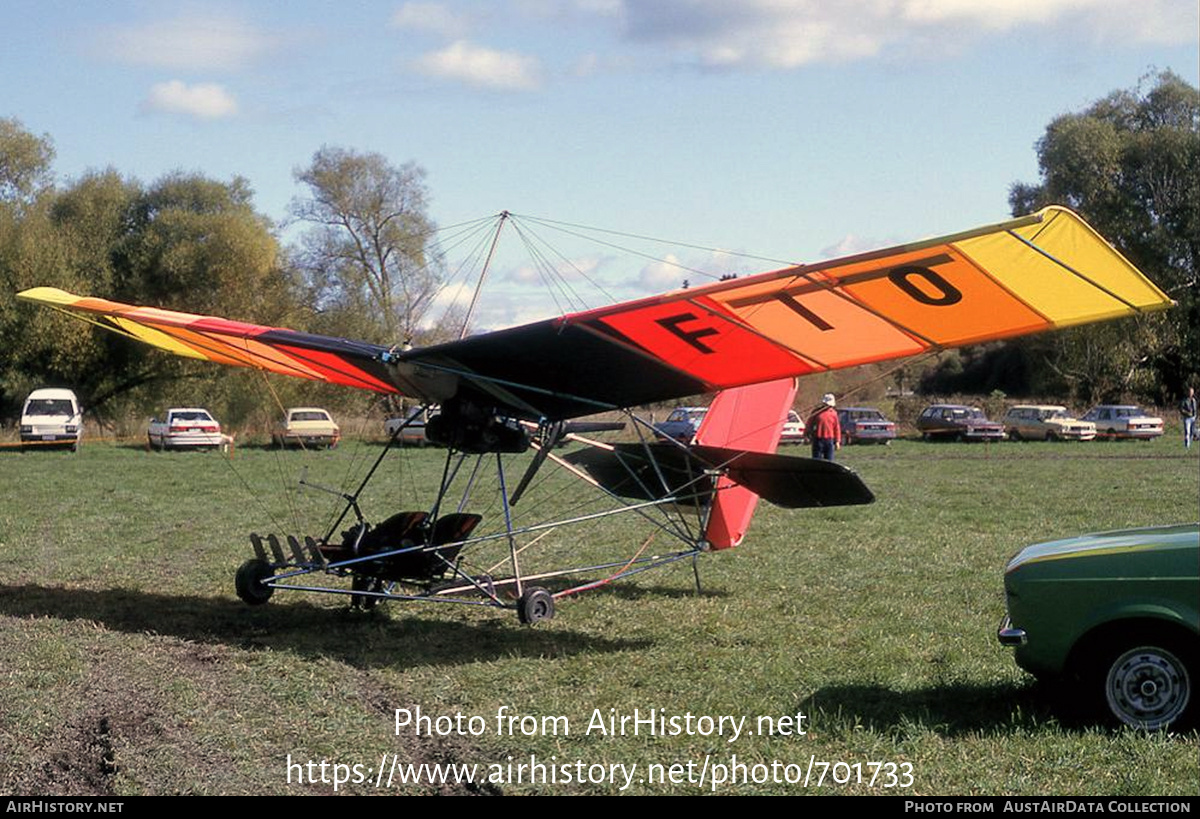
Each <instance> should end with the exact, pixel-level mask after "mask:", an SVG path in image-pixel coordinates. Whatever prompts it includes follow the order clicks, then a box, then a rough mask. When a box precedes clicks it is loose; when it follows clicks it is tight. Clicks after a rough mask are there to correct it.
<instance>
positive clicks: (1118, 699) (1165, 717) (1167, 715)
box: [1106, 648, 1191, 730]
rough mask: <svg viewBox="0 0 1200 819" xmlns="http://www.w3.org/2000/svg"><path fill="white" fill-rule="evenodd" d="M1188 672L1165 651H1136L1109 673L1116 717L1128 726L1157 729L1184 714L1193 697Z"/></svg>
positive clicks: (1110, 697)
mask: <svg viewBox="0 0 1200 819" xmlns="http://www.w3.org/2000/svg"><path fill="white" fill-rule="evenodd" d="M1190 687H1191V681H1190V680H1189V679H1188V674H1187V669H1186V668H1184V665H1183V663H1181V662H1180V661H1179V659H1178V658H1177V657H1175V656H1174V655H1173V654H1171V653H1170V652H1169V651H1166V650H1164V649H1161V648H1135V649H1133V650H1131V651H1127V652H1125V653H1124V654H1122V655H1121V656H1120V657H1118V658H1117V660H1116V661H1115V662H1114V663H1113V664H1112V666H1111V667H1110V668H1109V671H1108V684H1107V690H1106V694H1107V696H1108V705H1109V708H1111V709H1112V712H1113V714H1115V715H1116V717H1117V718H1118V719H1120V720H1121V721H1122V722H1124V723H1125V724H1126V725H1132V726H1134V727H1136V728H1146V729H1151V730H1153V729H1156V728H1162V727H1163V726H1165V725H1168V724H1169V723H1170V722H1171V721H1172V720H1174V719H1175V718H1177V717H1178V716H1179V715H1180V714H1182V713H1183V711H1184V709H1185V708H1186V707H1187V703H1188V697H1189V695H1190Z"/></svg>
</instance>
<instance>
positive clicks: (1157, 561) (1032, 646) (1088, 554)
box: [997, 524, 1200, 730]
mask: <svg viewBox="0 0 1200 819" xmlns="http://www.w3.org/2000/svg"><path fill="white" fill-rule="evenodd" d="M1004 593H1005V597H1006V600H1007V605H1008V616H1007V617H1005V619H1004V622H1003V624H1001V626H1000V631H999V633H998V634H997V637H998V638H999V640H1000V642H1001V643H1002V644H1004V645H1006V646H1012V647H1014V648H1015V649H1016V652H1015V658H1016V661H1017V664H1018V665H1019V666H1021V668H1023V669H1025V670H1026V671H1028V672H1030V673H1031V674H1033V675H1035V676H1036V677H1039V678H1045V679H1051V680H1058V681H1061V682H1065V683H1067V684H1068V685H1071V686H1076V685H1078V686H1081V688H1079V689H1073V690H1072V696H1073V698H1075V699H1076V700H1078V699H1079V698H1080V697H1082V699H1083V704H1084V705H1094V706H1097V707H1099V708H1100V709H1107V713H1109V714H1111V715H1112V716H1113V717H1114V718H1116V719H1117V720H1120V721H1121V722H1123V723H1125V724H1126V725H1131V726H1134V727H1137V728H1142V729H1146V730H1157V729H1161V728H1167V727H1169V726H1178V725H1180V724H1182V723H1183V722H1184V721H1185V720H1186V719H1187V718H1188V717H1189V716H1193V715H1194V713H1195V710H1196V700H1197V687H1198V686H1200V526H1197V525H1196V524H1188V525H1181V526H1164V527H1157V528H1149V529H1129V530H1125V531H1119V532H1103V533H1100V534H1093V535H1084V536H1082V537H1077V538H1071V539H1069V540H1057V541H1052V542H1050V543H1039V544H1037V545H1035V546H1029V547H1026V548H1025V549H1022V550H1021V551H1020V552H1019V553H1017V555H1016V556H1015V557H1014V558H1013V559H1012V560H1010V561H1009V562H1008V567H1007V568H1006V569H1005V572H1004ZM1189 712H1191V713H1190V714H1189Z"/></svg>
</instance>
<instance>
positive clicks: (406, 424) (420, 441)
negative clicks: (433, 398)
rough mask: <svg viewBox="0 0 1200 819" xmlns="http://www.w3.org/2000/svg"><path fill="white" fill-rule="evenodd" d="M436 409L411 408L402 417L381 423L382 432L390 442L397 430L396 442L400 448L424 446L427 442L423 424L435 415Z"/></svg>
mask: <svg viewBox="0 0 1200 819" xmlns="http://www.w3.org/2000/svg"><path fill="white" fill-rule="evenodd" d="M437 413H438V407H436V406H433V407H430V408H429V409H423V408H422V407H413V408H412V409H410V410H409V411H408V413H407V414H406V415H404V417H396V418H389V419H387V420H386V421H384V422H383V430H384V432H386V433H387V437H388V439H389V440H390V439H391V438H392V436H394V435H396V432H397V430H399V433H400V437H399V440H398V441H397V443H398V444H400V445H401V446H425V445H426V444H428V443H429V441H428V440H427V439H426V438H425V423H426V422H427V421H428V420H429V419H430V418H432V417H433V416H435V415H437Z"/></svg>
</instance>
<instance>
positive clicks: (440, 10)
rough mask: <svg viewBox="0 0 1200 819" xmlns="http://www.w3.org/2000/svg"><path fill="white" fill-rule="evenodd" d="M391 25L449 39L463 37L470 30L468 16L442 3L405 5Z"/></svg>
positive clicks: (394, 16) (394, 17)
mask: <svg viewBox="0 0 1200 819" xmlns="http://www.w3.org/2000/svg"><path fill="white" fill-rule="evenodd" d="M391 24H392V26H393V27H394V28H401V29H408V30H413V31H425V32H429V33H430V34H438V35H441V36H443V37H447V38H456V37H462V36H463V35H464V34H466V33H467V30H468V29H469V28H470V21H469V20H468V18H467V17H466V16H464V15H463V14H460V13H457V12H454V11H451V10H450V9H449V8H447V7H446V6H444V5H443V4H441V3H405V4H404V5H402V6H401V7H400V8H398V9H396V11H395V13H394V14H392V19H391Z"/></svg>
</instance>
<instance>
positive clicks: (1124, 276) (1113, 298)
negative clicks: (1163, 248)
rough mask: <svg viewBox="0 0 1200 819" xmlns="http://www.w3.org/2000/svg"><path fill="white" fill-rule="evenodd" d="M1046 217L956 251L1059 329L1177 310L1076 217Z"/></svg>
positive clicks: (1060, 212)
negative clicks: (1169, 308) (1163, 310)
mask: <svg viewBox="0 0 1200 819" xmlns="http://www.w3.org/2000/svg"><path fill="white" fill-rule="evenodd" d="M1041 215H1042V217H1043V218H1042V221H1041V222H1039V223H1036V224H1032V225H1026V226H1023V227H1018V228H1015V229H1013V230H1012V231H1011V233H1009V232H998V233H993V234H991V235H987V236H980V237H975V238H970V239H966V240H963V241H960V242H957V243H956V247H957V248H958V249H959V250H961V251H962V252H963V253H964V254H966V255H967V256H969V257H970V258H971V259H973V260H974V261H975V262H976V263H977V264H978V265H980V267H982V268H984V269H985V270H987V271H988V272H989V274H990V275H992V276H993V277H995V278H996V279H997V280H998V281H1000V282H1001V283H1002V284H1003V285H1004V286H1005V287H1006V288H1007V289H1008V290H1010V291H1011V292H1012V293H1013V294H1014V295H1015V296H1017V297H1018V298H1019V299H1021V300H1022V301H1024V302H1025V303H1026V304H1029V305H1030V306H1031V307H1032V308H1033V309H1035V310H1037V311H1038V312H1039V313H1041V314H1043V315H1045V316H1046V317H1047V318H1049V319H1050V321H1051V322H1053V324H1054V326H1056V327H1066V326H1070V325H1074V324H1084V323H1087V322H1091V321H1100V320H1102V319H1106V318H1115V317H1118V316H1123V315H1128V314H1130V313H1134V312H1138V311H1146V310H1162V309H1165V308H1167V307H1169V306H1170V305H1171V300H1170V299H1169V298H1168V297H1167V296H1166V294H1165V293H1163V292H1162V291H1161V290H1159V289H1158V288H1157V287H1155V286H1154V284H1153V283H1151V282H1150V280H1149V279H1147V278H1146V277H1145V276H1143V275H1142V274H1141V273H1140V272H1139V271H1138V269H1137V268H1135V267H1134V266H1133V265H1132V264H1130V263H1129V262H1128V260H1126V259H1125V257H1123V256H1122V255H1121V254H1120V253H1118V252H1117V251H1116V250H1114V249H1113V248H1112V246H1111V245H1109V244H1108V242H1106V241H1105V240H1104V239H1103V237H1101V236H1100V235H1099V234H1098V233H1096V232H1095V231H1094V230H1092V228H1091V227H1090V226H1089V225H1088V224H1087V223H1086V222H1084V221H1083V220H1082V219H1080V218H1079V217H1078V216H1076V215H1075V214H1074V213H1072V212H1071V211H1069V210H1065V209H1063V208H1047V209H1046V210H1044V211H1042V214H1041ZM1014 234H1015V235H1014ZM1018 237H1019V238H1018Z"/></svg>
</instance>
